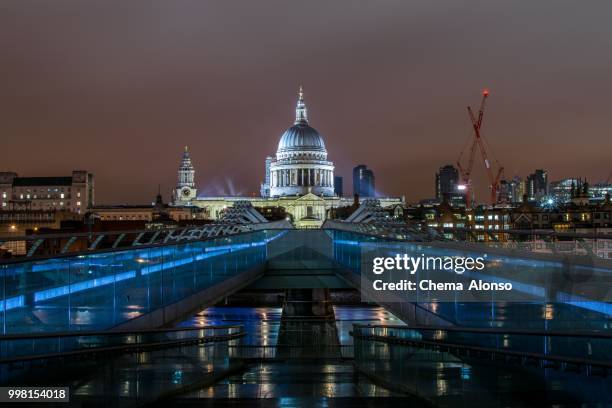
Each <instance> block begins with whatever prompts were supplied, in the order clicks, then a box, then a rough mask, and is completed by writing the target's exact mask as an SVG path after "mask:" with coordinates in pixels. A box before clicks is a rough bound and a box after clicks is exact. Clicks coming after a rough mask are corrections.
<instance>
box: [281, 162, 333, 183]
mask: <svg viewBox="0 0 612 408" xmlns="http://www.w3.org/2000/svg"><path fill="white" fill-rule="evenodd" d="M333 186H334V171H333V169H325V168H320V167H317V168H288V169H278V170H276V169H275V170H273V171H272V172H271V187H333Z"/></svg>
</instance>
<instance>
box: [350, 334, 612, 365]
mask: <svg viewBox="0 0 612 408" xmlns="http://www.w3.org/2000/svg"><path fill="white" fill-rule="evenodd" d="M351 335H352V336H353V337H354V338H355V339H356V340H366V341H376V342H385V343H392V344H398V345H406V346H412V347H417V348H427V349H430V350H435V351H440V352H448V353H452V354H454V355H456V356H458V357H464V358H485V359H487V360H489V361H495V360H497V359H500V358H501V359H503V360H504V362H506V363H513V362H514V363H517V364H521V365H535V366H538V367H542V368H546V367H552V368H555V369H561V370H563V371H574V372H578V373H579V372H582V373H585V374H587V375H592V374H600V375H604V376H605V375H606V373H607V371H608V370H610V369H611V368H612V333H607V332H597V331H588V332H580V331H576V332H573V331H572V332H567V331H544V330H516V329H502V328H463V327H430V326H397V325H362V324H355V325H354V326H353V331H352V332H351ZM356 353H357V351H356ZM594 369H597V370H599V371H594Z"/></svg>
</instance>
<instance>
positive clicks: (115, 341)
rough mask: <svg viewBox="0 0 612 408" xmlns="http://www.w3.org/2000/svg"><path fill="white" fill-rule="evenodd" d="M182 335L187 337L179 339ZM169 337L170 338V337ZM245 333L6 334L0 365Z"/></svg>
mask: <svg viewBox="0 0 612 408" xmlns="http://www.w3.org/2000/svg"><path fill="white" fill-rule="evenodd" d="M233 329H235V330H233ZM216 331H221V333H219V334H217V333H216ZM211 332H212V333H211ZM183 333H185V334H186V336H184V337H183V336H180V335H181V334H183ZM168 334H170V336H167V335H168ZM172 334H178V336H172ZM244 334H245V333H244V331H243V326H242V325H222V326H203V327H185V328H170V329H147V330H128V331H110V330H109V331H81V332H55V333H33V334H30V335H5V336H2V337H3V338H2V339H0V364H8V363H16V362H23V361H32V360H42V359H45V360H46V359H51V358H61V357H74V356H81V355H85V354H96V353H108V352H128V351H131V350H141V349H143V348H154V347H157V348H161V347H163V348H167V347H175V346H180V345H186V344H193V343H200V342H208V341H223V340H230V339H234V338H238V337H241V336H244ZM79 337H82V338H85V339H86V338H91V340H90V341H79V340H78V338H79Z"/></svg>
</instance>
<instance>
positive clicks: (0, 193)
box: [0, 170, 94, 214]
mask: <svg viewBox="0 0 612 408" xmlns="http://www.w3.org/2000/svg"><path fill="white" fill-rule="evenodd" d="M93 205H94V177H93V174H91V173H89V172H87V171H85V170H75V171H73V172H72V176H66V177H18V176H17V173H13V172H2V173H0V210H38V211H49V210H66V211H72V212H74V213H77V214H82V213H84V212H85V211H87V209H88V208H91V207H92V206H93Z"/></svg>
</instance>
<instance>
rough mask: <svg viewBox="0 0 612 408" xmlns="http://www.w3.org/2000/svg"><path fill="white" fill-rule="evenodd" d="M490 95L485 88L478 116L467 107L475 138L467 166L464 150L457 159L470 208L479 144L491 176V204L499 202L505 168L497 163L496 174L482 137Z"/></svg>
mask: <svg viewBox="0 0 612 408" xmlns="http://www.w3.org/2000/svg"><path fill="white" fill-rule="evenodd" d="M488 96H489V90H488V89H485V90H484V91H482V101H481V102H480V109H479V110H478V116H475V115H474V112H473V111H472V108H471V107H469V106H468V107H467V110H468V114H469V115H470V120H471V122H472V128H473V130H474V139H473V140H472V145H471V147H470V157H469V161H468V164H467V167H463V166H462V165H461V159H462V157H463V152H464V150H465V149H464V150H462V151H461V153H460V154H459V159H457V167H458V168H459V173H460V174H461V181H462V182H463V184H462V188H463V189H465V202H466V206H467V207H468V208H470V207H471V205H472V179H471V176H472V169H473V168H474V158H475V157H476V146H478V148H479V150H480V154H481V155H482V159H483V161H484V165H485V168H486V171H487V176H488V177H489V182H490V183H491V185H490V188H491V204H492V205H495V204H496V203H497V198H498V197H497V195H498V193H499V182H500V180H501V178H502V175H503V173H504V168H503V167H502V166H500V164H499V162H498V161H497V160H496V163H497V167H498V170H497V174H495V175H494V172H493V169H492V167H491V162H490V161H489V157H488V155H487V150H486V148H485V145H484V142H483V139H482V137H481V133H480V129H481V127H482V119H483V117H484V109H485V103H486V101H487V97H488Z"/></svg>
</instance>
